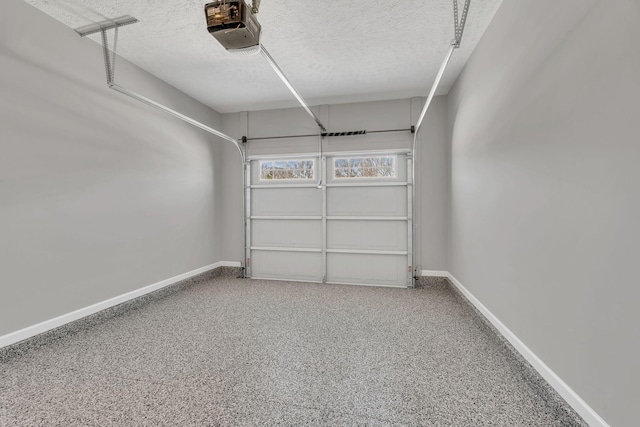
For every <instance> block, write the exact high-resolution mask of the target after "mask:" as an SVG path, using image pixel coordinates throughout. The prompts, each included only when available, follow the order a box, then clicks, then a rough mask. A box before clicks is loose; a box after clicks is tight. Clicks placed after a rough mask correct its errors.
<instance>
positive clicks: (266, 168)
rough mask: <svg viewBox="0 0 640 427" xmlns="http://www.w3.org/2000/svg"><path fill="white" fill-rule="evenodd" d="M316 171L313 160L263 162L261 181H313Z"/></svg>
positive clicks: (261, 163) (261, 165) (261, 164)
mask: <svg viewBox="0 0 640 427" xmlns="http://www.w3.org/2000/svg"><path fill="white" fill-rule="evenodd" d="M314 170H315V161H314V160H313V159H295V160H261V161H260V181H274V180H277V181H282V180H288V181H299V180H305V181H306V180H313V179H314Z"/></svg>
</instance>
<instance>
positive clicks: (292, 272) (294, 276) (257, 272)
mask: <svg viewBox="0 0 640 427" xmlns="http://www.w3.org/2000/svg"><path fill="white" fill-rule="evenodd" d="M251 255H252V259H251V265H252V276H253V277H257V278H264V279H279V280H302V281H314V282H320V281H322V254H321V253H314V252H313V253H312V252H279V251H251Z"/></svg>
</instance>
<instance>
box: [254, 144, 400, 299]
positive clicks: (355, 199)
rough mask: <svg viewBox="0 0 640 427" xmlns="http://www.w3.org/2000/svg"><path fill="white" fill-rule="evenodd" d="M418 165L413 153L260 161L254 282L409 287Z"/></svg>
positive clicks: (257, 164) (256, 187)
mask: <svg viewBox="0 0 640 427" xmlns="http://www.w3.org/2000/svg"><path fill="white" fill-rule="evenodd" d="M410 162H411V158H410V157H409V156H408V155H407V153H406V152H377V153H374V152H372V153H345V154H333V155H327V156H324V157H322V158H321V159H320V158H319V157H308V156H289V157H283V156H280V157H271V158H266V157H265V158H260V159H252V161H251V167H250V169H249V175H250V176H249V177H248V180H247V182H250V183H251V185H250V187H249V188H248V189H247V192H248V193H247V195H248V197H247V202H248V203H247V207H248V212H249V213H250V221H249V226H248V233H247V259H248V261H247V275H248V277H253V278H262V279H281V280H299V281H311V282H329V283H344V284H369V285H382V286H401V287H406V286H409V285H410V284H411V254H410V250H409V248H410V247H411V233H410V230H411V227H412V222H411V218H410V216H411V210H412V209H411V201H412V200H411V182H410V181H411V179H410V176H408V174H407V170H410V169H411V163H410ZM321 177H322V182H321V184H322V185H319V183H320V181H321Z"/></svg>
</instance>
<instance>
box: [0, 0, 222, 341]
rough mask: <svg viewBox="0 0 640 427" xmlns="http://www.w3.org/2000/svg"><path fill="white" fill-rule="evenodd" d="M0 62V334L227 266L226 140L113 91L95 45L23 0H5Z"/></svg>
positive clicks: (152, 90)
mask: <svg viewBox="0 0 640 427" xmlns="http://www.w3.org/2000/svg"><path fill="white" fill-rule="evenodd" d="M121 36H122V37H126V29H123V30H121ZM0 70H2V71H1V73H0V93H1V94H2V95H1V96H0V336H2V335H4V334H6V333H10V332H13V331H16V330H19V329H22V328H24V327H28V326H31V325H34V324H36V323H39V322H42V321H45V320H48V319H51V318H54V317H56V316H59V315H63V314H66V313H69V312H71V311H74V310H77V309H80V308H83V307H86V306H88V305H91V304H94V303H97V302H101V301H103V300H106V299H108V298H111V297H114V296H117V295H120V294H123V293H125V292H128V291H132V290H135V289H138V288H141V287H143V286H147V285H150V284H152V283H156V282H158V281H161V280H164V279H167V278H170V277H173V276H176V275H179V274H182V273H186V272H188V271H191V270H194V269H196V268H199V267H203V266H206V265H210V264H212V263H214V262H217V261H220V260H221V258H220V255H221V250H220V248H219V247H220V246H221V242H220V239H219V236H218V234H219V233H218V230H216V229H215V224H216V209H217V206H216V204H215V201H216V200H218V199H217V197H218V196H217V194H219V187H220V185H221V184H220V181H219V180H215V179H214V177H215V176H217V173H218V171H217V169H219V168H220V164H221V163H222V162H221V161H220V160H219V159H220V155H218V151H219V148H217V146H219V145H221V144H222V142H219V141H214V138H213V137H210V135H209V134H207V133H205V132H203V131H201V130H199V129H196V128H193V127H191V126H190V125H188V124H186V123H183V122H181V121H179V120H177V119H174V118H172V117H169V116H165V115H163V113H161V112H158V111H156V110H153V109H151V108H149V107H147V106H144V105H142V104H139V103H138V102H136V101H133V100H130V99H129V98H127V97H125V96H123V95H121V94H119V93H117V92H115V91H112V90H110V89H108V88H107V86H106V83H105V73H104V68H103V63H102V50H101V47H100V46H99V45H97V44H96V43H94V42H93V41H91V40H88V39H82V38H80V37H79V36H78V35H77V34H76V33H75V32H73V31H72V30H71V29H69V28H67V27H65V26H63V25H62V24H60V23H59V22H57V21H54V20H53V19H52V18H50V17H48V16H47V15H44V14H43V13H41V12H40V11H38V10H36V9H35V8H33V7H31V6H29V5H27V4H26V3H24V2H22V1H20V0H3V1H2V2H0ZM117 72H118V75H117V80H118V81H119V82H120V83H121V84H122V85H124V86H125V87H130V88H132V89H135V90H136V91H139V92H141V93H143V94H146V95H148V96H149V97H151V98H153V99H156V100H157V101H159V102H162V103H166V104H168V105H169V106H172V107H173V108H175V109H178V110H180V111H184V112H186V113H187V114H190V115H192V116H194V117H195V118H197V119H199V120H201V121H203V122H205V123H208V124H211V125H214V126H215V125H216V124H217V123H218V122H219V121H220V117H219V115H218V114H217V113H215V112H214V111H212V110H210V109H208V108H206V107H204V106H203V105H201V104H199V103H197V102H196V101H194V100H193V99H191V98H188V97H187V96H185V95H183V94H182V93H180V92H178V91H177V90H176V89H174V88H172V87H170V86H168V85H167V84H165V83H163V82H161V81H160V80H158V79H156V78H154V77H152V76H150V75H149V74H147V73H145V72H143V71H142V70H140V69H138V68H136V67H134V66H132V65H131V64H130V63H127V62H125V61H122V60H119V62H118V66H117ZM212 143H215V144H212ZM225 144H226V143H225ZM214 145H215V147H214Z"/></svg>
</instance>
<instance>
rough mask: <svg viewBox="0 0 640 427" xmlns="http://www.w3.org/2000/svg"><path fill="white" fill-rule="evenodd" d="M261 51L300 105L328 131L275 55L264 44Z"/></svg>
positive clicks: (321, 127)
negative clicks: (284, 71)
mask: <svg viewBox="0 0 640 427" xmlns="http://www.w3.org/2000/svg"><path fill="white" fill-rule="evenodd" d="M260 53H262V56H263V57H264V58H265V59H266V60H267V62H268V63H269V65H271V68H273V71H275V72H276V74H277V75H278V77H280V80H282V82H283V83H284V84H285V86H286V87H287V88H288V89H289V91H290V92H291V93H292V94H293V96H295V97H296V99H297V100H298V102H299V103H300V105H302V108H304V109H305V110H306V112H307V113H308V114H309V115H310V116H311V117H312V118H313V120H315V121H316V123H317V124H318V126H319V127H320V130H321V131H322V132H326V131H327V128H325V127H324V125H323V124H322V122H321V121H320V118H319V117H318V116H316V113H314V112H313V111H311V109H310V108H309V106H308V105H307V102H306V101H305V100H304V98H302V96H301V95H300V94H299V93H298V91H297V90H296V89H295V88H294V87H293V85H292V84H291V82H290V81H289V79H287V76H285V75H284V73H283V72H282V70H281V69H280V67H279V66H278V64H276V61H275V60H274V59H273V57H272V56H271V55H269V52H267V49H265V47H264V46H263V45H260Z"/></svg>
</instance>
